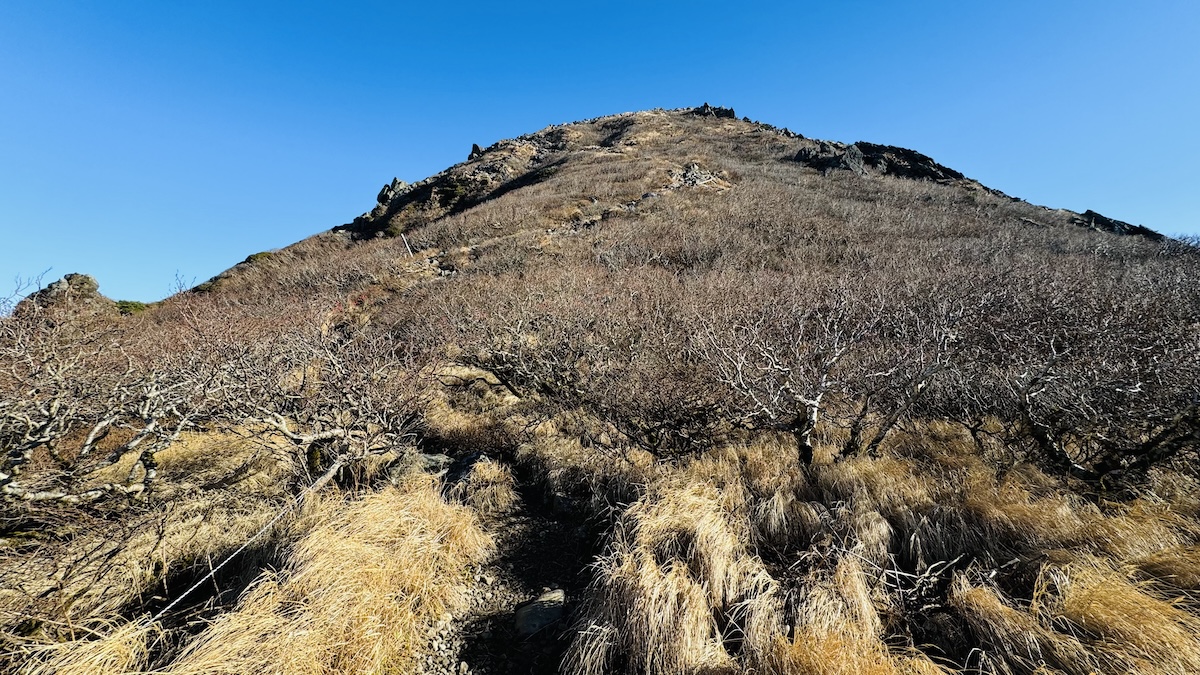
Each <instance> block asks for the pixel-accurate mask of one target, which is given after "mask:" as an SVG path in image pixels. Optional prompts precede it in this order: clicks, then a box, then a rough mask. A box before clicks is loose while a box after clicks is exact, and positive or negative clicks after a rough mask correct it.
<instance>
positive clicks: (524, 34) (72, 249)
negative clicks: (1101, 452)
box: [0, 0, 1200, 301]
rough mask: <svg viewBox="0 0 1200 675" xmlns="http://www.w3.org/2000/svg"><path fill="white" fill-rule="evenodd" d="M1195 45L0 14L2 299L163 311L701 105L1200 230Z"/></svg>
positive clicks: (803, 13)
mask: <svg viewBox="0 0 1200 675" xmlns="http://www.w3.org/2000/svg"><path fill="white" fill-rule="evenodd" d="M1198 38H1200V3H1196V2H1193V1H1183V0H1180V1H1168V0H1162V1H1156V0H1148V1H1146V2H1140V3H1129V2H1116V1H1110V0H1092V1H1089V2H1075V1H1071V0H1063V1H1057V2H1055V1H1050V0H1041V1H1040V2H1026V1H1025V0H1010V1H1008V2H1003V3H964V2H949V1H946V2H921V1H912V2H903V3H901V2H882V1H875V2H872V1H867V0H847V1H844V2H828V1H825V2H789V3H774V4H773V3H757V4H756V3H734V2H728V1H726V2H719V3H718V2H706V1H704V0H696V1H692V2H655V3H649V2H608V3H603V2H592V3H566V2H555V3H550V2H508V3H497V2H490V3H466V2H464V3H448V2H442V3H432V2H422V3H404V2H387V3H376V2H359V3H350V2H343V3H337V2H327V3H317V2H304V1H300V0H297V1H293V2H287V3H282V2H265V1H264V2H253V3H252V2H245V1H241V2H224V1H209V2H196V3H183V2H162V1H161V0H157V1H154V2H133V1H121V0H107V1H106V2H61V1H56V0H37V1H27V0H6V1H5V2H3V3H0V284H8V285H9V286H11V279H12V278H14V277H16V276H21V277H30V276H35V275H37V274H40V273H42V272H43V271H45V270H49V272H48V273H47V274H46V278H45V281H46V282H47V283H48V282H49V281H52V280H53V279H54V278H58V277H60V276H62V275H63V274H66V273H68V272H86V273H89V274H93V275H94V276H96V277H97V278H98V280H99V281H100V285H101V291H102V292H104V293H105V294H106V295H109V296H110V297H115V298H124V299H137V300H144V301H149V300H156V299H159V298H161V297H163V296H165V295H167V294H168V293H169V292H170V291H171V289H172V287H173V286H174V284H175V279H176V277H177V275H178V276H179V277H181V278H182V279H184V280H185V281H188V282H191V281H193V280H196V281H203V280H204V279H206V278H208V277H210V276H212V275H214V274H216V273H218V272H220V271H221V270H223V269H225V268H227V267H229V266H230V265H232V264H234V263H236V262H238V261H239V260H241V259H243V258H245V257H246V256H247V255H248V254H250V253H254V252H256V251H262V250H269V249H272V248H278V247H281V246H286V245H287V244H290V243H292V242H294V241H296V240H299V239H301V238H303V237H306V236H308V235H310V234H313V233H315V232H318V231H321V230H325V229H328V228H330V227H333V226H335V225H339V224H341V223H344V222H347V221H349V220H350V219H351V218H353V217H354V216H356V215H358V214H360V213H362V212H363V211H366V210H368V209H369V208H370V207H371V206H373V204H374V197H375V193H376V192H377V191H378V189H379V187H380V186H381V185H382V184H383V183H385V182H387V181H389V180H390V179H391V178H392V177H393V176H399V177H400V178H402V179H405V180H409V181H412V180H417V179H420V178H423V177H425V176H427V175H429V174H432V173H436V172H437V171H440V170H441V169H443V168H445V167H446V166H448V165H450V164H453V163H455V162H458V161H461V160H463V159H465V157H466V155H467V152H468V151H469V149H470V147H471V144H472V143H479V144H480V145H484V146H486V145H488V144H490V143H493V142H495V141H497V140H500V139H502V138H508V137H512V136H516V135H520V134H522V133H526V132H530V131H534V130H537V129H540V128H542V127H544V126H546V125H547V124H552V123H560V122H568V121H572V120H577V119H583V118H588V117H594V116H598V115H603V114H609V113H615V112H621V111H627V110H639V109H646V108H654V107H667V108H671V107H682V106H691V105H699V104H700V103H702V102H705V101H708V102H710V103H712V104H714V105H725V106H732V107H734V108H736V110H737V113H738V114H739V115H748V116H749V117H751V118H753V119H757V120H761V121H764V122H770V123H772V124H776V125H778V126H787V127H790V128H791V129H793V130H795V131H799V132H801V133H803V134H805V135H807V136H811V137H816V138H826V139H834V140H841V141H856V140H867V141H873V142H879V143H888V144H893V145H901V146H905V147H911V148H913V149H916V150H919V151H921V152H924V153H926V154H928V155H931V156H933V157H934V158H935V159H937V160H938V161H940V162H942V163H943V164H946V165H948V166H951V167H953V168H956V169H958V170H960V171H962V172H964V173H966V174H967V175H968V176H971V177H972V178H976V179H978V180H980V181H982V182H983V183H984V184H986V185H988V186H990V187H994V188H997V189H1000V190H1003V191H1005V192H1007V193H1009V194H1011V195H1014V196H1018V197H1021V198H1024V199H1026V200H1028V201H1031V202H1034V203H1039V204H1045V205H1048V206H1053V207H1064V208H1070V209H1074V210H1077V211H1082V210H1085V209H1089V208H1090V209H1094V210H1096V211H1099V212H1101V213H1104V214H1105V215H1109V216H1111V217H1115V218H1119V219H1121V220H1127V221H1130V222H1133V223H1140V224H1145V225H1147V226H1149V227H1153V228H1155V229H1158V230H1160V231H1163V232H1166V233H1169V234H1200V110H1198V108H1200V50H1198V49H1197V48H1196V44H1195V42H1196V40H1197V39H1198ZM5 294H6V293H4V292H0V296H2V295H5Z"/></svg>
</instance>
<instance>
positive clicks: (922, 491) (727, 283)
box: [0, 104, 1200, 675]
mask: <svg viewBox="0 0 1200 675" xmlns="http://www.w3.org/2000/svg"><path fill="white" fill-rule="evenodd" d="M466 154H467V159H466V161H464V162H462V163H460V164H457V165H455V166H453V167H450V168H448V169H446V170H445V171H443V172H441V173H439V174H437V175H435V176H432V177H429V178H427V179H425V180H421V181H418V182H415V183H412V184H408V183H406V182H404V181H400V180H398V179H395V180H392V181H390V182H388V183H387V184H386V185H384V187H383V188H382V189H381V190H380V191H379V193H378V195H377V197H376V203H375V204H374V205H373V206H372V208H370V210H368V211H367V212H366V213H364V214H363V215H361V216H359V217H357V218H354V219H353V220H352V221H351V222H349V223H347V224H345V225H341V226H339V227H335V228H333V229H331V230H329V231H326V232H322V233H319V234H316V235H314V236H312V237H309V238H308V239H305V240H303V241H301V242H298V243H296V244H293V245H291V246H288V247H286V248H284V249H281V250H278V251H271V252H263V253H256V254H253V255H251V256H249V257H248V258H246V260H245V261H244V262H242V263H240V264H238V265H236V266H234V267H233V268H231V269H230V270H227V271H226V272H224V273H222V274H220V275H218V276H217V277H214V278H213V279H211V280H210V281H208V282H206V283H204V284H201V285H200V286H199V287H197V288H195V289H192V290H190V291H187V292H183V293H180V294H178V295H176V296H174V297H172V298H169V299H167V300H166V301H164V302H162V303H159V304H157V305H155V306H151V307H148V308H145V309H144V310H142V311H137V312H131V313H128V314H121V313H120V312H116V311H113V312H77V313H70V314H68V315H60V314H53V313H52V312H51V311H50V310H49V309H47V308H44V307H43V306H42V305H41V304H38V303H31V304H30V305H28V309H27V310H26V311H22V312H19V313H16V314H14V316H12V317H8V318H5V319H2V320H0V366H2V367H0V448H2V449H3V451H4V455H3V456H4V459H3V462H4V463H3V466H2V467H0V494H2V495H3V499H4V503H5V506H6V508H7V513H8V515H7V517H6V518H5V519H4V521H3V524H2V525H0V527H2V528H3V529H2V530H0V537H2V540H0V541H2V543H3V545H4V549H3V550H4V551H5V554H4V555H3V556H0V609H3V610H4V611H3V612H0V636H2V639H3V640H4V645H5V655H4V656H3V657H2V658H4V659H7V660H8V661H9V662H10V663H11V664H12V667H13V668H14V669H23V672H31V673H50V672H97V673H117V672H148V671H152V672H176V673H251V672H289V673H314V674H315V673H333V672H370V673H389V672H404V673H410V672H411V673H417V672H427V673H457V674H459V675H462V674H464V673H530V672H533V673H580V674H584V675H601V674H606V673H629V674H631V675H632V674H634V673H637V674H639V675H669V674H675V673H713V674H715V673H722V674H724V673H729V674H734V673H777V674H780V675H791V674H807V673H830V674H834V673H942V672H964V673H989V674H994V675H1009V674H1011V673H1035V672H1036V673H1041V672H1050V671H1053V672H1070V673H1091V672H1098V673H1113V674H1116V673H1128V672H1142V673H1183V672H1200V613H1198V612H1197V609H1196V606H1195V602H1194V601H1193V596H1194V594H1195V592H1196V588H1197V579H1200V558H1198V556H1197V547H1198V546H1200V528H1198V527H1197V525H1196V523H1197V517H1200V501H1198V500H1197V499H1196V494H1200V476H1198V475H1197V469H1196V467H1197V466H1198V462H1197V460H1200V457H1198V450H1200V356H1198V355H1200V253H1198V251H1197V249H1196V248H1195V247H1194V246H1192V245H1190V244H1189V243H1186V242H1180V241H1174V240H1171V239H1167V238H1164V237H1162V236H1160V235H1158V234H1157V233H1155V232H1153V231H1151V230H1149V229H1146V228H1143V227H1140V226H1134V225H1130V224H1128V223H1123V222H1121V221H1117V220H1113V219H1110V218H1107V217H1104V216H1102V215H1100V214H1097V213H1094V212H1092V211H1087V212H1084V213H1082V214H1080V213H1075V212H1072V211H1066V210H1061V209H1059V210H1055V209H1049V208H1045V207H1040V206H1035V205H1031V204H1028V203H1025V202H1023V201H1021V200H1018V199H1014V198H1012V197H1009V196H1006V195H1004V194H1003V193H1000V192H998V191H996V190H993V189H990V188H987V187H985V186H983V185H981V184H980V183H978V182H977V181H974V180H971V179H970V178H967V177H966V176H964V175H963V174H962V173H960V172H958V171H956V170H954V169H951V168H949V167H946V166H943V165H941V164H938V163H937V162H935V161H934V160H933V159H931V158H929V157H927V156H925V155H923V154H921V153H919V152H915V151H912V150H906V149H903V148H897V147H893V146H887V145H879V144H875V143H869V142H857V143H852V144H844V143H837V142H831V141H818V140H812V139H808V138H805V137H803V136H802V135H800V134H797V133H794V132H792V131H789V130H787V129H778V128H775V127H772V126H770V125H767V124H761V123H756V122H752V121H749V120H745V119H738V118H737V117H736V115H735V113H734V112H733V110H731V109H728V108H719V107H714V106H710V105H708V104H705V105H703V106H701V107H698V108H694V109H685V110H653V111H646V112H638V113H626V114H621V115H613V116H608V117H601V118H597V119H593V120H587V121H584V122H579V123H574V124H568V125H561V126H552V127H548V128H546V129H543V130H541V131H539V132H536V133H533V134H529V135H527V136H522V137H519V138H516V139H512V140H506V141H501V142H499V143H495V144H493V145H491V146H489V147H486V148H484V147H480V146H478V145H475V146H473V147H472V148H471V149H470V152H469V153H466ZM81 281H84V279H81V278H80V279H75V283H76V285H78V284H79V282H81ZM92 285H93V286H94V284H92ZM67 287H71V283H68V284H67ZM92 290H93V291H94V288H93V289H92ZM139 309H141V308H139ZM64 316H65V318H64ZM84 627H86V628H84ZM72 669H73V670H72Z"/></svg>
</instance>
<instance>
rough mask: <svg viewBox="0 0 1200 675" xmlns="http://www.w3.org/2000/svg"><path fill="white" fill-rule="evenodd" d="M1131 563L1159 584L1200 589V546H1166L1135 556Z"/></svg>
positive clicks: (1183, 588)
mask: <svg viewBox="0 0 1200 675" xmlns="http://www.w3.org/2000/svg"><path fill="white" fill-rule="evenodd" d="M1130 564H1131V565H1133V567H1134V568H1135V569H1136V570H1137V571H1138V572H1139V573H1140V574H1141V575H1143V577H1144V578H1145V579H1146V580H1147V581H1152V582H1153V583H1154V584H1155V585H1157V586H1166V587H1168V588H1175V589H1179V590H1182V591H1195V590H1200V546H1175V547H1171V548H1166V549H1163V550H1161V551H1158V552H1156V553H1152V554H1150V555H1147V556H1143V557H1140V558H1135V559H1133V560H1131V561H1130Z"/></svg>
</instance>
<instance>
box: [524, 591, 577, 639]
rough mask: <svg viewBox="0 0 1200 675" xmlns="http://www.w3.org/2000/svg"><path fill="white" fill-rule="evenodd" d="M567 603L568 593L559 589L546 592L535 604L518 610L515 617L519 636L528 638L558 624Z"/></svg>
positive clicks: (532, 603)
mask: <svg viewBox="0 0 1200 675" xmlns="http://www.w3.org/2000/svg"><path fill="white" fill-rule="evenodd" d="M566 603H567V593H566V591H564V590H562V589H558V590H553V591H546V592H545V593H542V594H541V595H539V596H538V597H537V599H536V600H534V601H533V602H530V603H529V604H527V605H525V606H523V607H521V608H519V609H517V611H516V614H515V615H514V617H513V619H514V623H515V625H516V628H517V635H518V636H520V637H523V638H527V637H529V636H531V635H534V634H535V633H538V632H540V631H542V630H543V629H545V628H546V627H547V626H550V625H552V624H554V623H556V622H557V621H559V620H560V619H562V617H563V613H564V612H565V611H566Z"/></svg>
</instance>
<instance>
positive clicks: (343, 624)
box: [165, 477, 492, 675]
mask: <svg viewBox="0 0 1200 675" xmlns="http://www.w3.org/2000/svg"><path fill="white" fill-rule="evenodd" d="M319 508H320V509H321V510H322V511H323V512H324V515H323V516H322V515H316V516H313V517H314V518H316V519H317V520H319V521H320V524H318V525H317V526H316V527H314V528H313V530H312V531H311V532H309V533H308V534H307V535H306V536H305V537H304V538H302V539H301V540H300V541H299V542H298V543H297V544H296V546H295V548H294V549H293V550H292V552H291V553H290V555H289V559H288V566H287V568H286V569H285V570H284V571H282V572H281V573H279V574H275V575H268V576H267V577H265V578H264V579H263V580H261V581H260V582H259V583H257V584H256V585H255V586H254V587H252V588H251V589H250V590H249V591H248V592H247V594H246V596H245V597H244V598H243V599H242V600H241V601H240V602H239V606H238V608H237V609H236V610H234V611H233V612H230V613H228V614H226V615H224V616H222V617H220V618H218V619H217V620H216V621H214V622H213V624H212V625H210V626H209V627H208V628H207V629H206V630H205V631H204V632H203V633H201V634H200V635H199V636H198V637H197V638H196V639H195V640H194V641H193V642H192V643H191V644H189V645H188V646H187V648H186V650H185V651H184V653H183V654H182V655H181V656H180V657H179V658H178V659H177V660H176V661H175V662H173V663H172V664H171V665H170V666H169V667H168V668H167V669H166V671H165V672H170V673H179V674H184V673H186V674H189V675H200V674H213V675H215V674H217V673H228V674H233V673H269V672H278V673H297V674H303V673H322V674H325V673H344V672H361V673H405V672H411V669H412V667H413V663H414V659H415V658H416V657H417V655H418V651H419V649H420V647H421V646H422V644H423V643H422V640H423V638H424V637H425V635H426V630H427V626H428V625H430V624H431V623H432V622H433V621H435V620H436V619H437V618H439V617H440V616H442V615H443V614H444V613H445V612H447V611H451V610H454V609H456V608H457V607H458V606H459V603H460V602H461V592H462V589H463V584H464V581H465V574H466V572H467V569H468V567H469V566H470V565H471V564H473V563H478V562H480V561H482V560H483V559H485V558H486V557H487V556H488V555H489V554H490V553H491V551H492V541H491V539H490V537H488V536H487V535H486V534H484V533H483V532H482V531H481V530H480V529H479V528H478V526H477V524H476V521H475V517H474V516H473V515H472V514H471V512H470V511H468V510H466V509H464V508H462V507H456V506H452V505H449V504H446V503H445V502H444V501H443V500H442V499H441V497H440V496H439V493H438V490H437V488H436V485H435V483H434V482H433V481H431V480H429V479H427V478H424V477H414V478H412V479H411V480H409V481H406V482H403V483H402V484H401V485H400V486H398V487H393V488H386V489H384V490H383V491H381V492H379V493H375V494H371V495H368V496H367V497H365V498H363V499H362V500H361V501H352V502H349V503H345V504H342V503H339V502H338V501H328V502H326V503H324V504H322V505H321V506H320V507H319Z"/></svg>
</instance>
